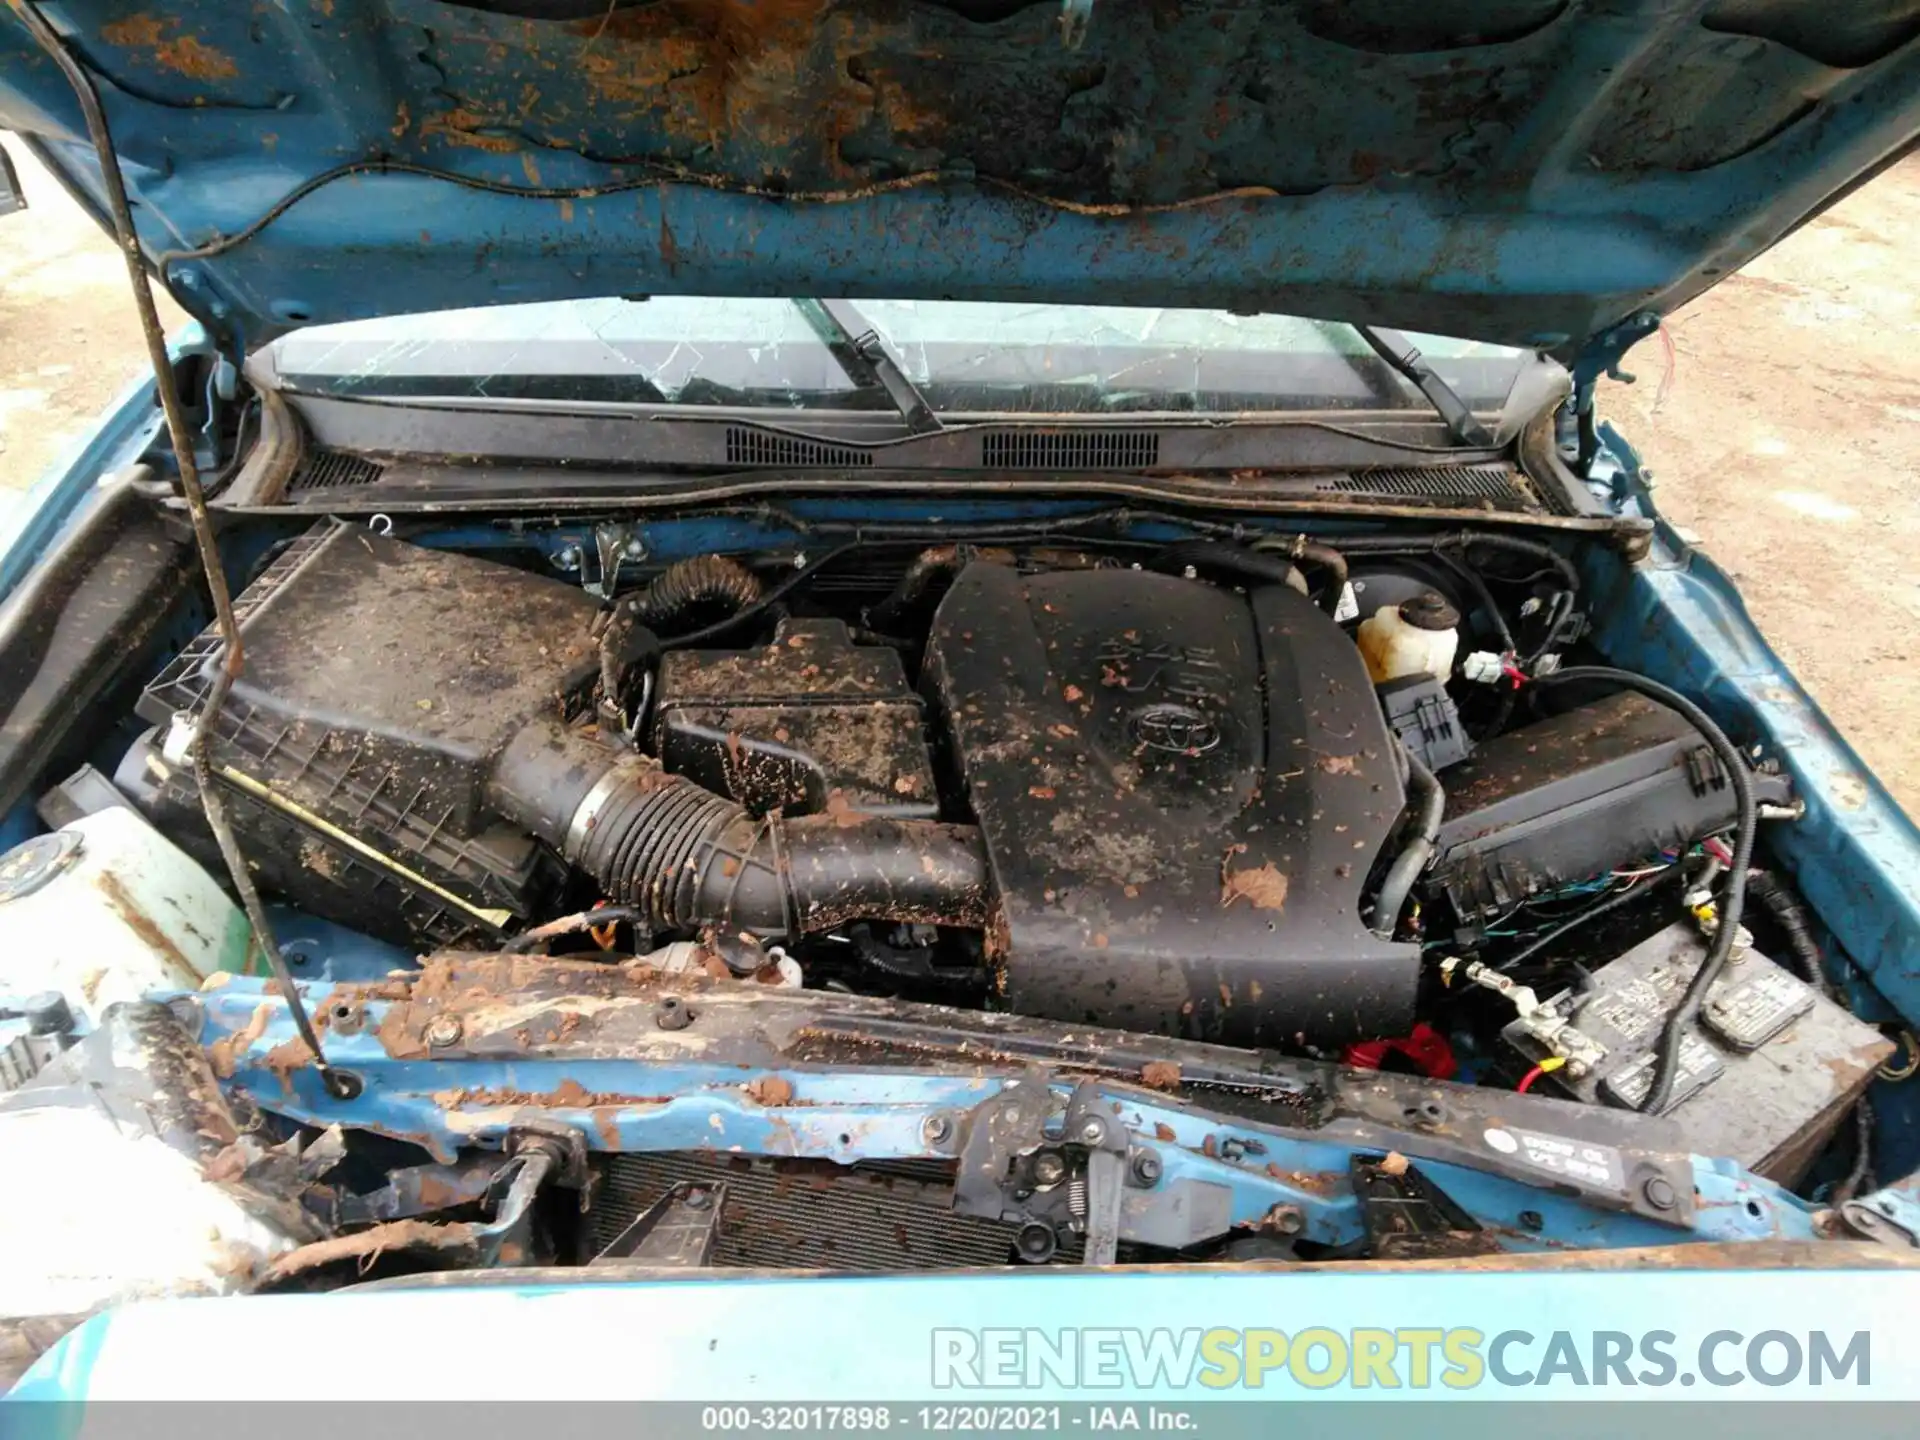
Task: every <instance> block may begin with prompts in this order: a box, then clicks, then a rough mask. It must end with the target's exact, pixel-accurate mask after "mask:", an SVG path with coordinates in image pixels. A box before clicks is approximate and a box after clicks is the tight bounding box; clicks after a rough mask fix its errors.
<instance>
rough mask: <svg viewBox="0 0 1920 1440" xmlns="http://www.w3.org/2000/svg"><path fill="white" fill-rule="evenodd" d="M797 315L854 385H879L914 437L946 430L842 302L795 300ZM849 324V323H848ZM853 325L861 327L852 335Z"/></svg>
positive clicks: (877, 340)
mask: <svg viewBox="0 0 1920 1440" xmlns="http://www.w3.org/2000/svg"><path fill="white" fill-rule="evenodd" d="M793 303H794V304H796V305H798V306H799V307H800V312H801V313H802V314H803V315H805V316H806V317H807V319H808V320H809V321H810V322H811V323H812V324H813V327H814V329H815V330H816V331H818V332H819V334H820V338H821V339H822V340H823V341H825V342H826V346H827V349H828V350H830V351H832V352H833V358H834V359H835V360H836V361H838V362H839V365H840V368H841V369H842V370H844V371H846V372H847V376H848V378H849V379H851V380H852V381H853V382H854V383H855V384H857V385H865V386H875V385H877V386H879V387H880V389H882V390H884V391H885V392H886V396H887V399H889V400H890V401H892V402H893V408H894V409H896V410H898V411H899V412H900V418H901V419H902V420H905V421H906V422H907V429H908V430H910V431H912V432H913V433H914V434H915V435H931V434H933V432H934V431H936V430H942V429H945V428H946V427H945V426H943V425H942V424H941V423H940V418H939V416H937V415H935V414H934V413H933V407H932V406H931V405H929V404H928V403H927V397H926V396H925V395H922V394H921V393H920V387H919V386H917V385H915V384H914V383H913V381H911V380H909V379H908V378H907V372H906V371H904V370H902V369H901V368H900V367H899V366H898V365H896V364H895V363H894V360H893V356H891V355H889V354H888V353H887V347H886V346H885V345H883V344H881V343H880V332H879V331H877V330H875V329H874V328H873V327H872V326H871V325H868V324H867V323H866V321H865V320H864V319H863V318H862V317H861V314H860V312H859V311H858V310H855V309H854V308H853V307H852V306H851V305H849V304H847V302H846V301H844V300H796V301H794V302H793ZM849 321H851V322H852V324H849V323H848V322H849ZM855 326H864V327H865V328H864V329H861V330H859V331H858V333H856V331H855V328H854V327H855Z"/></svg>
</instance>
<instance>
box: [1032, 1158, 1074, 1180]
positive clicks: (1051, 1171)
mask: <svg viewBox="0 0 1920 1440" xmlns="http://www.w3.org/2000/svg"><path fill="white" fill-rule="evenodd" d="M1066 1178H1067V1162H1066V1161H1064V1160H1062V1159H1061V1158H1060V1157H1059V1156H1058V1155H1056V1154H1054V1153H1053V1152H1052V1151H1051V1150H1043V1151H1041V1152H1040V1153H1039V1154H1038V1155H1036V1156H1034V1157H1033V1179H1034V1183H1035V1184H1037V1185H1058V1184H1059V1183H1060V1182H1061V1181H1062V1180H1064V1179H1066Z"/></svg>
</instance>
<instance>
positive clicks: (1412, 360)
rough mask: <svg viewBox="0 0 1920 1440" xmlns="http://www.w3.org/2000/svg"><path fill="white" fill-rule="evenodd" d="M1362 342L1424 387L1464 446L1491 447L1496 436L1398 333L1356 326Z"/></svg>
mask: <svg viewBox="0 0 1920 1440" xmlns="http://www.w3.org/2000/svg"><path fill="white" fill-rule="evenodd" d="M1353 328H1354V329H1356V330H1358V331H1359V332H1360V338H1361V339H1362V340H1364V341H1366V342H1367V344H1369V345H1371V346H1372V347H1373V353H1374V354H1376V355H1378V356H1379V357H1380V358H1381V359H1382V360H1384V361H1386V362H1387V364H1389V365H1391V366H1392V367H1393V368H1394V369H1395V370H1396V371H1398V372H1399V373H1400V374H1402V375H1404V376H1406V377H1407V379H1409V380H1411V381H1412V382H1413V383H1414V384H1415V385H1417V386H1419V387H1420V393H1421V394H1422V395H1424V396H1426V397H1427V403H1428V404H1430V405H1431V406H1433V408H1434V409H1435V410H1436V411H1438V412H1439V415H1440V418H1441V419H1442V420H1444V421H1446V422H1447V429H1448V430H1450V431H1452V432H1453V438H1454V439H1456V440H1458V441H1459V442H1460V443H1461V444H1462V445H1491V444H1493V436H1492V434H1490V433H1489V432H1488V430H1487V427H1486V426H1484V425H1482V424H1481V423H1480V422H1479V421H1478V420H1477V419H1475V418H1474V414H1473V411H1471V410H1470V409H1468V408H1467V402H1466V401H1464V400H1462V399H1461V398H1460V394H1459V392H1458V391H1457V390H1455V389H1454V388H1453V387H1452V386H1451V385H1449V384H1447V382H1446V381H1444V380H1442V379H1441V378H1440V376H1439V373H1438V372H1437V371H1436V370H1435V369H1434V368H1433V367H1432V366H1431V365H1429V364H1427V357H1426V356H1424V355H1422V354H1421V353H1420V352H1419V350H1418V349H1416V348H1415V346H1414V344H1413V342H1412V341H1411V340H1409V339H1407V337H1406V336H1405V335H1402V334H1401V333H1400V332H1399V331H1398V330H1382V329H1380V328H1379V327H1378V326H1374V325H1356V326H1354V327H1353Z"/></svg>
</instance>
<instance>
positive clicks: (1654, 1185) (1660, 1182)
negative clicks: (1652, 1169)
mask: <svg viewBox="0 0 1920 1440" xmlns="http://www.w3.org/2000/svg"><path fill="white" fill-rule="evenodd" d="M1640 1194H1641V1197H1642V1198H1643V1199H1644V1200H1645V1201H1646V1202H1647V1204H1649V1205H1651V1206H1652V1207H1653V1208H1654V1209H1655V1210H1671V1209H1673V1207H1674V1206H1675V1205H1676V1204H1677V1203H1678V1201H1679V1197H1678V1196H1676V1195H1675V1194H1674V1193H1673V1186H1672V1184H1671V1183H1669V1182H1668V1180H1667V1178H1666V1176H1664V1175H1654V1176H1650V1177H1649V1178H1648V1179H1647V1181H1646V1183H1645V1184H1643V1185H1641V1187H1640Z"/></svg>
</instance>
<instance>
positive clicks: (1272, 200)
mask: <svg viewBox="0 0 1920 1440" xmlns="http://www.w3.org/2000/svg"><path fill="white" fill-rule="evenodd" d="M8 3H9V4H10V5H12V6H15V7H18V6H21V5H27V4H33V3H35V0H8ZM39 8H40V9H41V12H42V13H43V14H44V15H45V16H46V17H47V18H48V19H49V20H50V21H51V22H52V23H53V25H54V27H55V28H56V29H57V30H58V31H59V32H60V33H61V34H62V35H63V36H64V37H65V42H66V43H67V44H68V45H69V46H70V47H71V49H72V50H73V51H74V52H75V54H76V55H77V56H78V57H79V58H80V60H81V61H82V63H83V64H84V66H85V68H86V69H87V71H88V72H89V73H90V75H91V76H92V79H93V82H94V84H95V85H96V86H97V87H98V89H99V91H100V93H101V97H102V102H103V105H104V107H105V110H106V113H107V116H108V119H109V121H110V122H111V126H112V130H113V136H114V142H115V149H116V150H117V151H118V152H119V158H120V163H121V166H122V168H123V170H124V172H125V174H126V178H127V183H128V188H129V190H130V192H131V194H132V196H133V200H134V212H135V215H136V218H137V222H138V226H139V231H140V240H141V243H142V245H143V246H144V248H145V250H146V253H147V256H148V259H149V261H150V263H151V264H152V265H153V266H154V267H155V268H156V270H157V271H158V272H159V273H160V275H161V276H162V278H163V279H164V281H165V283H166V285H167V287H168V288H169V289H170V290H171V291H172V293H173V294H174V296H175V297H176V298H177V299H178V300H179V301H180V303H181V305H182V306H184V307H185V308H186V309H187V310H188V311H189V312H191V313H192V314H194V315H195V316H196V317H198V318H199V319H201V320H202V321H203V322H205V323H206V324H207V325H208V326H209V327H210V328H211V329H212V330H213V331H214V332H215V333H216V334H217V335H220V336H222V337H223V338H224V339H226V340H227V341H228V342H229V343H230V344H231V345H232V346H233V347H234V348H236V349H245V350H251V349H254V348H257V347H258V346H259V345H260V344H261V343H263V342H264V341H265V340H267V339H270V338H272V337H273V336H275V335H277V334H280V333H282V332H284V331H286V330H289V329H292V328H296V327H298V326H300V325H304V324H307V323H311V322H322V321H336V320H345V319H354V318H361V317H367V316H373V315H384V314H395V313H404V312H412V311H420V310H428V309H439V308H447V307H453V306H471V305H481V304H493V303H505V302H512V301H527V300H551V299H560V298H568V297H579V296H597V295H650V294H696V295H702V294H704V295H824V296H844V297H850V298H859V297H892V298H926V297H951V298H963V299H1016V298H1017V299H1026V300H1037V301H1053V302H1063V303H1078V302H1098V303H1104V304H1129V305H1138V304H1150V305H1164V306H1207V307H1219V308H1230V309H1235V310H1277V311H1285V312H1290V313H1295V314H1303V315H1312V316H1320V317H1326V318H1332V319H1342V320H1356V321H1368V322H1373V323H1378V324H1387V325H1393V326H1398V327H1404V328H1410V329H1417V330H1424V331H1431V332H1440V333H1446V334H1454V335H1460V336H1466V337H1471V338H1475V339H1482V340H1490V341H1498V342H1503V343H1507V344H1517V345H1526V346H1532V347H1535V348H1541V349H1546V350H1550V351H1552V352H1554V353H1555V354H1557V355H1559V356H1560V357H1561V358H1563V359H1570V358H1573V357H1576V356H1578V355H1580V354H1582V353H1583V352H1585V353H1586V354H1587V355H1588V356H1589V358H1592V357H1593V356H1595V355H1604V354H1605V353H1606V352H1607V350H1608V348H1609V346H1610V345H1612V346H1617V345H1618V344H1619V343H1621V341H1622V340H1623V339H1625V338H1630V337H1632V336H1634V335H1637V334H1638V333H1642V332H1643V331H1644V329H1645V327H1646V326H1647V325H1649V324H1650V323H1651V321H1652V319H1653V318H1654V317H1657V316H1658V315H1659V314H1661V313H1664V312H1666V311H1669V310H1671V309H1672V308H1674V307H1676V306H1678V305H1681V304H1683V303H1684V302H1685V301H1687V300H1688V299H1689V298H1691V297H1692V296H1694V295H1696V294H1698V293H1699V292H1700V291H1701V290H1703V289H1705V288H1706V287H1708V286H1709V285H1711V284H1713V283H1714V281H1715V280H1716V279H1718V278H1720V277H1721V276H1724V275H1725V274H1727V273H1729V272H1731V271H1733V270H1735V269H1737V268H1739V267H1740V266H1741V265H1743V264H1745V263H1746V262H1747V261H1748V260H1750V259H1752V258H1753V257H1754V256H1755V255H1756V254H1758V253H1760V252H1761V251H1763V250H1764V249H1766V248H1767V247H1768V246H1769V245H1771V244H1772V243H1774V241H1776V240H1777V239H1778V238H1779V237H1780V236H1781V235H1783V234H1785V233H1786V232H1787V231H1789V230H1791V229H1792V228H1793V227H1794V226H1795V225H1797V224H1799V223H1800V222H1802V221H1803V220H1805V219H1806V218H1807V217H1808V216H1810V215H1812V214H1813V213H1815V212H1817V211H1818V210H1819V209H1820V208H1821V207H1822V206H1823V205H1825V204H1827V203H1829V202H1830V201H1831V200H1832V199H1833V198H1834V197H1835V196H1836V195H1838V194H1840V193H1842V192H1843V191H1845V190H1846V189H1847V188H1848V187H1850V186H1851V185H1853V184H1855V183H1858V182H1859V181H1860V180H1861V179H1862V178H1863V177H1865V176H1868V175H1871V174H1873V173H1874V172H1875V171H1876V170H1877V169H1879V168H1880V167H1882V166H1884V165H1885V164H1887V163H1889V162H1890V161H1891V160H1892V159H1893V158H1895V157H1896V156H1897V155H1898V154H1900V153H1901V152H1902V150H1903V149H1905V148H1906V147H1908V146H1909V145H1910V144H1911V142H1912V140H1913V138H1914V136H1915V134H1916V132H1917V131H1920V39H1916V37H1917V36H1920V0H1846V3H1843V4H1834V3H1832V0H1423V3H1418V4H1409V3H1404V0H1296V3H1293V4H1257V3H1246V0H1243V3H1231V0H1215V3H1204V0H1126V3H1120V0H1065V3H1062V0H1035V3H1020V0H825V3H822V0H471V3H461V4H448V3H439V0H263V3H259V4H248V5H236V4H232V3H227V0H59V3H55V0H44V3H41V4H40V5H39ZM0 124H4V125H6V126H8V127H10V128H12V129H15V130H17V131H20V132H22V133H23V134H25V135H27V136H28V137H30V139H31V142H32V144H33V145H34V147H35V148H36V149H37V150H38V152H39V153H40V154H41V155H42V156H43V157H44V158H45V159H46V160H48V161H49V162H50V163H51V164H52V165H53V167H54V168H55V169H56V170H57V171H58V172H59V173H60V174H61V175H62V176H63V177H64V178H65V179H66V181H67V183H68V184H69V185H70V186H71V187H72V188H73V189H74V190H75V191H76V192H77V193H78V194H79V195H80V196H81V197H82V198H83V200H88V201H90V202H92V203H93V204H94V206H95V209H96V211H98V210H99V209H100V208H101V207H100V197H101V195H102V194H103V191H102V188H101V182H100V172H99V166H98V161H97V158H96V157H95V155H94V153H93V151H92V149H91V147H90V146H89V145H88V144H87V143H86V139H85V136H86V130H85V127H84V126H83V125H82V124H81V121H80V118H79V110H78V107H77V105H76V103H75V99H74V95H73V92H72V90H71V89H70V88H69V86H68V84H67V82H66V80H65V79H64V78H63V77H62V76H61V74H60V73H59V71H58V70H57V69H56V68H55V66H54V65H53V64H52V63H51V62H50V60H49V59H48V58H47V57H46V55H45V54H44V53H43V52H41V51H40V50H39V49H38V48H37V47H36V46H35V44H34V42H33V40H32V39H31V37H30V36H29V34H28V33H27V30H26V28H25V26H24V25H23V24H22V23H21V22H20V20H19V18H18V16H17V15H15V14H13V13H11V12H8V11H0ZM10 223H15V224H19V223H31V222H30V221H27V222H23V221H20V220H15V221H13V222H10Z"/></svg>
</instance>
